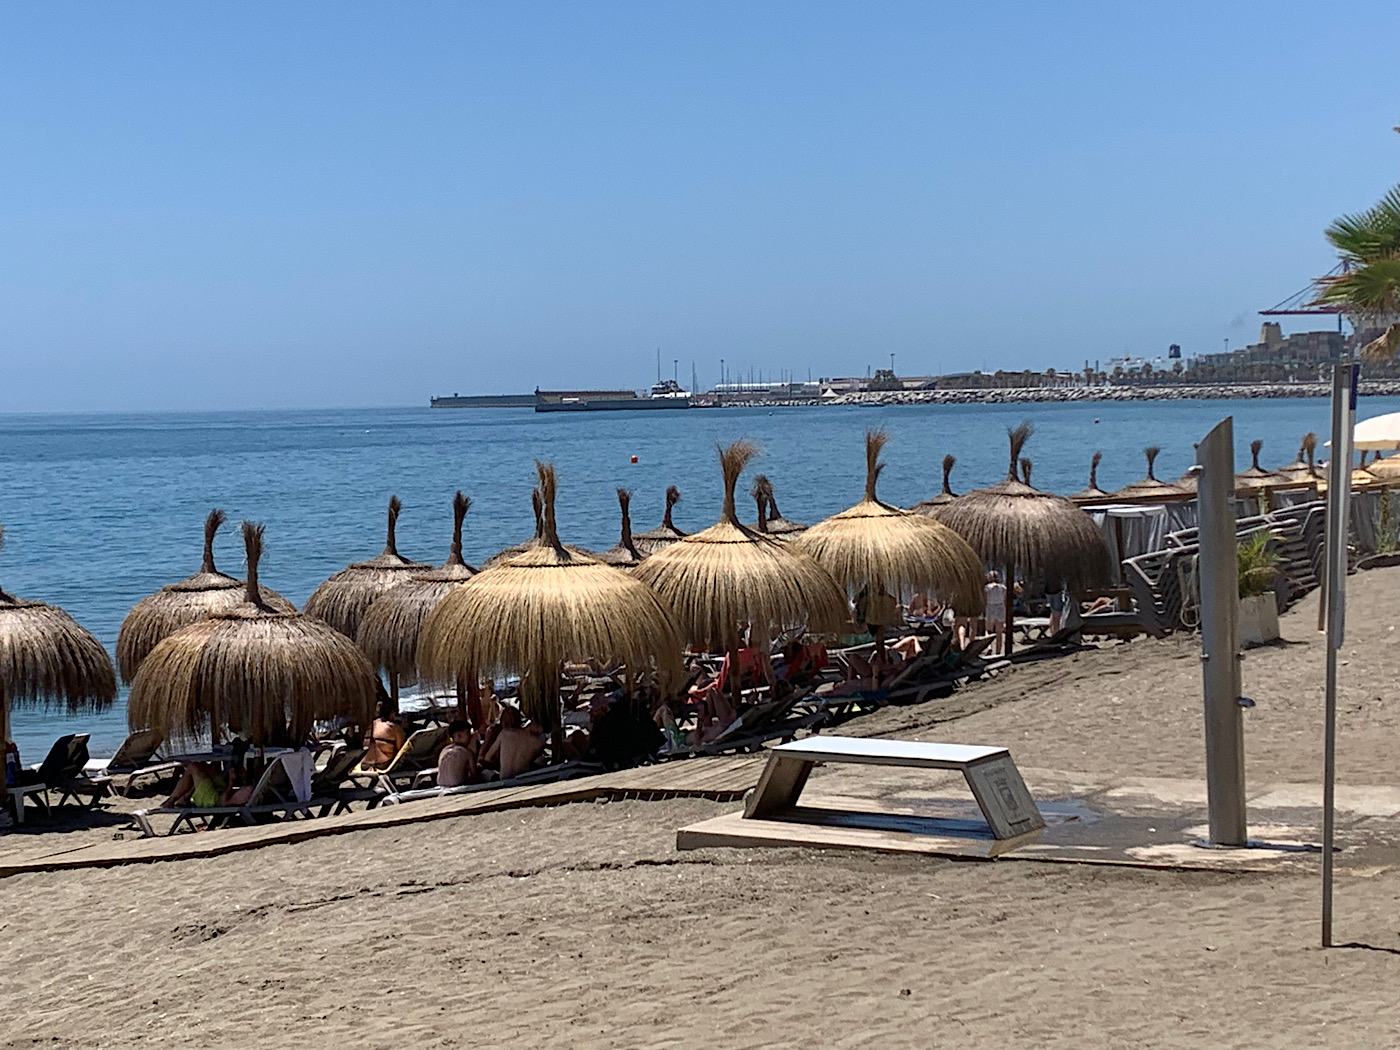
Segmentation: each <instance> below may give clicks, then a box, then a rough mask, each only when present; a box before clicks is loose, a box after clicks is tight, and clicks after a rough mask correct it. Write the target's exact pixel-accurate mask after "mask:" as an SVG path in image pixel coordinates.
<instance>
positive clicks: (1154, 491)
mask: <svg viewBox="0 0 1400 1050" xmlns="http://www.w3.org/2000/svg"><path fill="white" fill-rule="evenodd" d="M1161 451H1162V450H1161V449H1160V448H1158V447H1157V446H1156V445H1148V446H1147V447H1146V448H1145V449H1143V450H1142V454H1143V455H1144V456H1146V457H1147V476H1146V477H1144V478H1140V479H1138V480H1137V481H1134V482H1132V483H1130V484H1127V485H1124V486H1123V487H1122V488H1121V489H1119V490H1118V491H1117V492H1115V493H1113V498H1114V499H1115V500H1118V501H1120V502H1123V503H1166V502H1173V501H1177V500H1184V499H1190V498H1191V493H1190V492H1189V491H1187V490H1186V489H1184V488H1182V487H1181V486H1180V485H1173V484H1171V483H1170V482H1166V481H1159V480H1158V479H1157V475H1156V473H1155V469H1156V466H1157V456H1158V454H1160V453H1161Z"/></svg>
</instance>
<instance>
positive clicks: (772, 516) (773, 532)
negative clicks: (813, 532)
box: [764, 478, 807, 540]
mask: <svg viewBox="0 0 1400 1050" xmlns="http://www.w3.org/2000/svg"><path fill="white" fill-rule="evenodd" d="M764 480H765V481H766V480H767V479H766V478H765V479H764ZM764 528H765V529H767V531H768V535H770V536H773V537H775V538H777V539H780V540H786V539H791V538H792V537H793V536H796V535H797V534H798V533H801V532H806V531H807V526H806V525H802V524H800V523H798V522H795V521H788V520H787V518H785V517H783V512H782V511H780V510H779V509H778V501H777V500H776V499H774V498H773V484H772V482H769V484H768V515H767V517H766V519H765V521H764Z"/></svg>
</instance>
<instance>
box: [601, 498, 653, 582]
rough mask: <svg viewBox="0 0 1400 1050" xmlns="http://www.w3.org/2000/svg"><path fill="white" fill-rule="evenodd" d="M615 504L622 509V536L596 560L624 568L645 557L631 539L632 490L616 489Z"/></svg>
mask: <svg viewBox="0 0 1400 1050" xmlns="http://www.w3.org/2000/svg"><path fill="white" fill-rule="evenodd" d="M617 505H618V508H619V509H620V510H621V511H622V537H621V539H619V540H618V541H617V545H616V546H614V547H609V548H608V549H607V550H605V551H603V553H602V554H600V555H598V560H599V561H601V562H606V563H607V564H609V565H617V566H620V567H621V568H624V569H629V568H631V567H632V566H633V565H640V564H641V563H642V559H643V558H645V557H646V555H645V554H643V553H642V552H641V551H639V550H638V549H637V544H636V543H635V542H634V541H633V539H632V490H631V489H618V490H617Z"/></svg>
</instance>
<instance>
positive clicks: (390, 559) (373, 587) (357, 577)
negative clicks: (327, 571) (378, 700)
mask: <svg viewBox="0 0 1400 1050" xmlns="http://www.w3.org/2000/svg"><path fill="white" fill-rule="evenodd" d="M401 510H403V504H402V503H401V502H399V497H397V496H390V497H389V524H388V529H387V534H386V536H385V541H384V550H383V551H381V552H380V553H379V555H378V556H376V557H374V558H371V559H369V561H359V562H355V563H354V564H353V565H351V566H350V567H349V568H346V569H341V570H340V571H339V572H338V573H336V574H335V575H333V576H332V577H331V578H330V579H328V580H326V581H325V582H324V583H323V584H321V586H319V587H317V588H316V589H315V590H314V591H312V592H311V597H310V598H308V599H306V615H308V616H314V617H316V619H318V620H322V621H324V622H326V623H328V624H330V625H331V626H332V627H334V628H335V629H336V630H337V631H339V632H340V633H341V634H343V635H345V636H346V637H347V638H350V639H351V640H353V639H354V638H355V635H356V632H358V631H359V629H360V617H362V616H364V614H365V610H366V609H368V608H369V607H370V605H371V603H373V601H374V599H376V598H378V597H379V596H380V595H381V594H383V593H384V592H385V591H387V590H388V589H389V588H390V587H395V586H397V585H398V584H400V583H403V582H404V580H406V579H408V575H409V574H410V573H421V572H423V571H425V570H427V569H429V568H431V567H432V566H430V565H428V564H426V563H424V562H421V561H410V560H409V559H408V558H405V557H404V556H403V555H401V554H400V553H399V549H398V545H397V543H396V542H395V539H394V533H395V529H396V528H397V526H398V521H399V512H400V511H401Z"/></svg>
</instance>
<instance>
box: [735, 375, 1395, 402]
mask: <svg viewBox="0 0 1400 1050" xmlns="http://www.w3.org/2000/svg"><path fill="white" fill-rule="evenodd" d="M1331 393H1332V385H1331V384H1330V383H1237V384H1236V383H1231V384H1223V383H1214V384H1201V385H1198V386H1192V385H1186V384H1173V385H1171V386H1160V387H1157V386H1109V387H1083V386H1078V387H1041V388H1035V387H1026V388H1018V387H1005V388H996V389H984V390H870V391H864V392H861V393H854V394H842V395H841V396H840V397H836V398H831V399H829V400H825V401H816V400H806V399H803V400H799V399H795V398H794V399H787V398H761V399H760V398H753V399H745V400H743V401H724V402H722V403H721V406H720V407H723V408H786V407H796V406H799V405H867V406H869V405H1009V404H1010V405H1014V404H1035V403H1047V402H1048V403H1055V402H1074V401H1235V400H1255V399H1260V398H1304V397H1316V398H1324V397H1330V396H1331ZM1360 394H1361V395H1362V396H1363V397H1364V396H1367V395H1370V396H1373V397H1375V396H1379V397H1396V396H1400V379H1363V380H1362V381H1361V387H1360Z"/></svg>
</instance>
